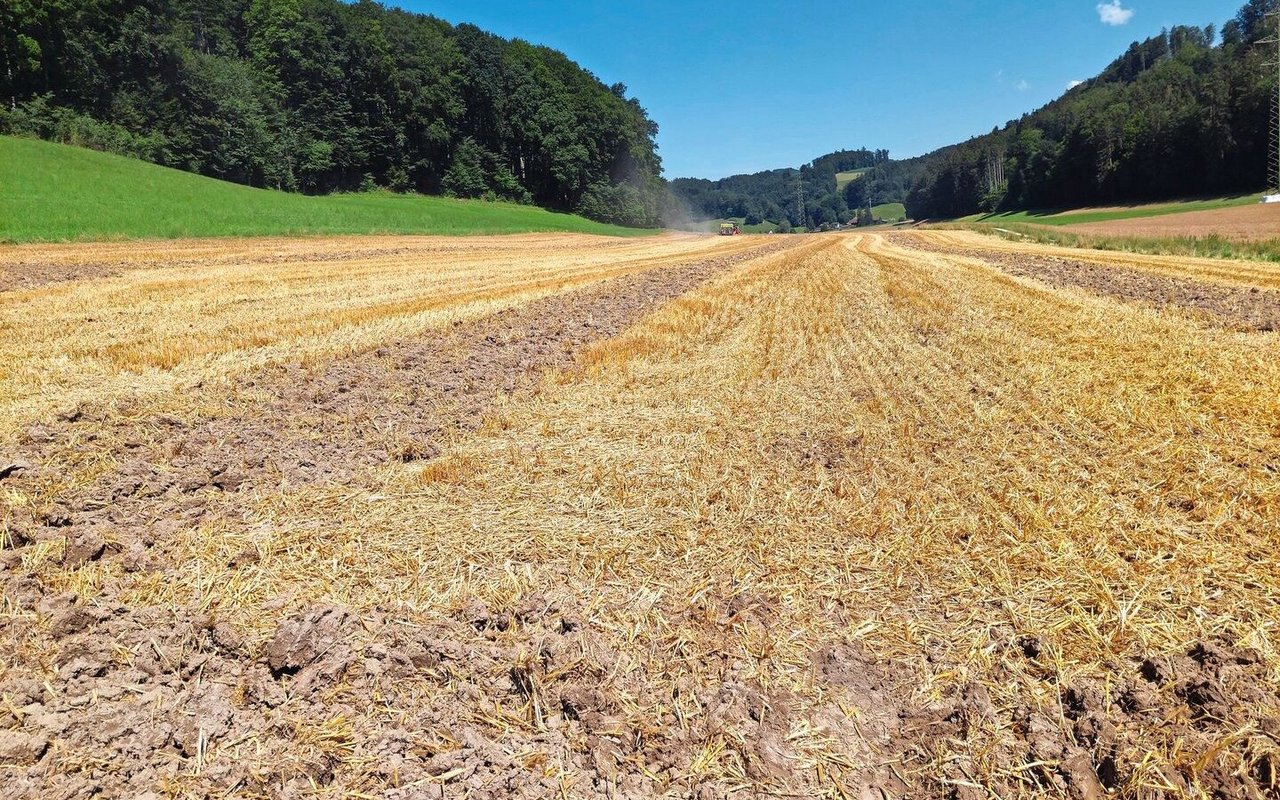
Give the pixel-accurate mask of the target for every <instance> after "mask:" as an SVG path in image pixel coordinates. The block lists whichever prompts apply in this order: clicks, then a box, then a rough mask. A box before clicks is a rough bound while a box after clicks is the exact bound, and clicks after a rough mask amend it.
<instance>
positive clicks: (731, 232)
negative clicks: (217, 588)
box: [720, 222, 742, 236]
mask: <svg viewBox="0 0 1280 800" xmlns="http://www.w3.org/2000/svg"><path fill="white" fill-rule="evenodd" d="M741 233H742V228H741V226H739V225H738V224H737V223H736V222H721V223H720V235H721V236H738V235H740V234H741Z"/></svg>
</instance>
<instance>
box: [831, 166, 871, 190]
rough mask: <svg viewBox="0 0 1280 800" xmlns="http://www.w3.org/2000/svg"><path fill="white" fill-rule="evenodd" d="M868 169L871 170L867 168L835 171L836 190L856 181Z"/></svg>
mask: <svg viewBox="0 0 1280 800" xmlns="http://www.w3.org/2000/svg"><path fill="white" fill-rule="evenodd" d="M870 171H871V170H869V169H855V170H852V171H850V172H837V173H836V191H837V192H838V191H840V190H841V189H843V188H844V187H846V186H848V185H849V184H850V183H852V182H854V181H856V180H857V179H859V178H861V177H862V176H863V175H866V174H867V173H868V172H870Z"/></svg>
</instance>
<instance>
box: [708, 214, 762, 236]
mask: <svg viewBox="0 0 1280 800" xmlns="http://www.w3.org/2000/svg"><path fill="white" fill-rule="evenodd" d="M722 222H732V223H734V224H736V225H740V226H742V232H743V233H776V232H777V230H778V225H777V223H775V222H769V221H767V220H766V221H764V222H761V223H760V224H758V225H748V224H746V218H745V217H726V218H725V219H713V220H709V221H707V222H704V223H701V226H702V227H701V228H700V230H706V231H707V232H708V233H718V232H719V231H720V223H722Z"/></svg>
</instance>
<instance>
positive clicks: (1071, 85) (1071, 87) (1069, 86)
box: [1067, 81, 1084, 91]
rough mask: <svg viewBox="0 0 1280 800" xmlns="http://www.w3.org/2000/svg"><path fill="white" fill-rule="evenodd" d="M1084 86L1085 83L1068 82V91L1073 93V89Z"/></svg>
mask: <svg viewBox="0 0 1280 800" xmlns="http://www.w3.org/2000/svg"><path fill="white" fill-rule="evenodd" d="M1083 85H1084V81H1068V82H1067V91H1071V90H1072V89H1074V88H1076V87H1077V86H1083Z"/></svg>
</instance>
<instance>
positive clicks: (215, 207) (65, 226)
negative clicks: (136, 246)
mask: <svg viewBox="0 0 1280 800" xmlns="http://www.w3.org/2000/svg"><path fill="white" fill-rule="evenodd" d="M0 164H4V179H3V180H0V242H36V241H64V240H96V239H127V238H176V237H184V236H258V235H298V234H347V233H421V234H478V233H524V232H530V231H573V232H579V233H598V234H632V235H634V234H636V233H639V231H636V230H635V229H634V228H619V227H615V226H610V225H603V224H600V223H597V222H592V221H590V220H586V219H583V218H582V217H577V216H572V215H569V214H555V213H552V212H550V211H546V210H544V209H541V208H537V207H535V206H528V205H516V204H514V203H504V202H485V201H481V200H453V199H448V198H442V197H423V196H417V195H398V194H392V193H391V192H386V191H379V192H373V193H367V194H335V195H328V196H324V197H308V196H305V195H301V194H296V193H289V192H281V191H275V190H268V189H254V188H250V187H248V186H241V185H239V184H234V183H227V182H225V181H219V180H215V179H213V178H205V177H202V176H200V175H193V174H191V173H189V172H181V171H179V170H175V169H169V168H167V167H159V166H156V165H154V164H148V163H146V162H144V161H139V160H137V159H133V158H127V157H124V156H117V155H113V154H109V153H99V152H96V151H94V150H86V149H84V148H80V147H72V146H69V145H62V144H54V143H51V142H42V141H38V140H35V139H17V138H13V137H9V136H0Z"/></svg>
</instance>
